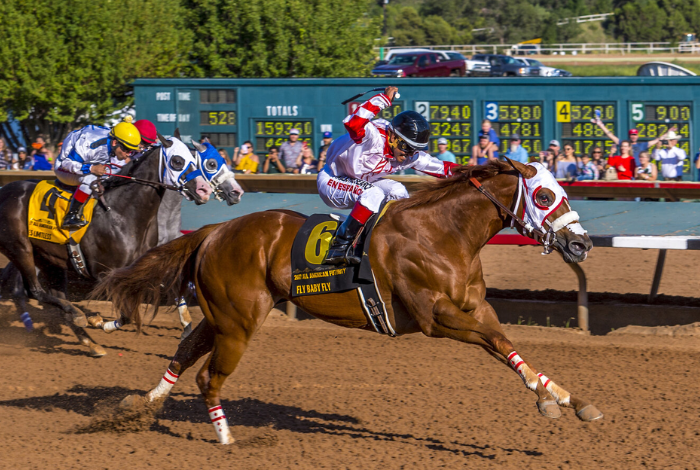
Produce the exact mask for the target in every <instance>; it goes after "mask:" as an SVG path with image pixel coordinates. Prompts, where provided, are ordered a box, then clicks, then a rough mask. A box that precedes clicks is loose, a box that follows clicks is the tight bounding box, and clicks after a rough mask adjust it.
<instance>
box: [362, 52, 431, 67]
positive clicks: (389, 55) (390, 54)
mask: <svg viewBox="0 0 700 470" xmlns="http://www.w3.org/2000/svg"><path fill="white" fill-rule="evenodd" d="M419 52H437V51H433V50H432V49H426V48H424V47H421V48H401V49H389V51H388V52H387V53H386V55H385V56H384V59H382V60H378V61H377V63H376V64H374V66H375V67H379V66H380V65H386V64H388V63H389V61H390V60H391V58H392V57H394V56H395V55H396V54H408V53H419Z"/></svg>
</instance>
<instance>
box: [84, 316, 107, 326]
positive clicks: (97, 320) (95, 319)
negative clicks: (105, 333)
mask: <svg viewBox="0 0 700 470" xmlns="http://www.w3.org/2000/svg"><path fill="white" fill-rule="evenodd" d="M87 322H88V324H89V325H90V326H92V327H93V328H100V329H102V325H103V324H104V320H103V319H102V317H101V316H99V315H92V316H90V317H88V319H87Z"/></svg>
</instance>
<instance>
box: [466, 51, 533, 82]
mask: <svg viewBox="0 0 700 470" xmlns="http://www.w3.org/2000/svg"><path fill="white" fill-rule="evenodd" d="M472 59H473V60H483V61H484V62H488V63H489V64H491V76H492V77H539V76H540V69H539V67H533V66H531V65H525V64H523V63H522V62H520V61H519V60H518V59H516V58H515V57H511V56H509V55H502V54H475V55H474V56H473V57H472Z"/></svg>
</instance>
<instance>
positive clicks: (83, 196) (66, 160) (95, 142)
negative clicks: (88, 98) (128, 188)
mask: <svg viewBox="0 0 700 470" xmlns="http://www.w3.org/2000/svg"><path fill="white" fill-rule="evenodd" d="M140 143H141V134H140V133H139V130H138V129H137V128H136V126H134V125H133V124H132V123H131V120H128V121H123V122H120V123H119V124H117V125H116V126H114V127H113V128H111V129H110V128H108V127H102V126H93V125H90V126H86V127H83V128H82V129H78V130H76V131H73V132H71V133H70V134H68V137H66V138H65V140H64V141H63V146H62V148H61V153H60V154H59V156H58V158H57V159H56V163H55V166H54V172H55V173H56V177H57V178H58V180H59V181H60V182H61V183H63V184H65V185H68V186H78V188H77V189H76V190H75V192H74V193H73V197H72V198H71V200H70V205H69V206H68V212H67V213H66V217H65V218H64V220H63V225H62V226H61V228H63V229H65V230H77V229H79V228H81V227H84V226H85V225H86V224H87V222H86V221H85V219H84V218H83V215H82V208H83V204H85V202H87V200H88V199H89V198H90V195H91V194H92V189H91V188H90V184H91V183H92V182H93V181H95V180H97V179H98V178H100V177H102V176H104V175H106V174H109V173H111V171H109V168H111V167H112V165H110V161H113V162H115V164H116V166H117V167H121V166H122V165H123V164H125V163H126V162H128V161H129V159H130V158H131V157H132V156H133V155H135V154H136V153H137V152H138V150H139V144H140ZM115 173H116V171H115Z"/></svg>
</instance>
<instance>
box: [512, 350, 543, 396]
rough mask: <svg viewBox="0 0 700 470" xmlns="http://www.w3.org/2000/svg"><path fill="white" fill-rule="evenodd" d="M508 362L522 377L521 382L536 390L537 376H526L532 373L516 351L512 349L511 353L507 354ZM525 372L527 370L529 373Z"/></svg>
mask: <svg viewBox="0 0 700 470" xmlns="http://www.w3.org/2000/svg"><path fill="white" fill-rule="evenodd" d="M508 363H509V364H510V366H511V367H512V368H513V370H514V371H515V372H517V373H518V375H519V376H520V378H521V379H523V382H524V383H525V386H526V387H527V388H529V389H530V390H532V391H534V390H537V378H536V377H534V380H533V377H528V375H533V376H534V374H533V373H532V371H531V370H530V368H529V367H528V366H527V364H525V361H523V359H522V358H521V357H520V356H519V355H518V353H517V352H515V351H513V352H512V353H510V354H508ZM527 372H529V374H527Z"/></svg>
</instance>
